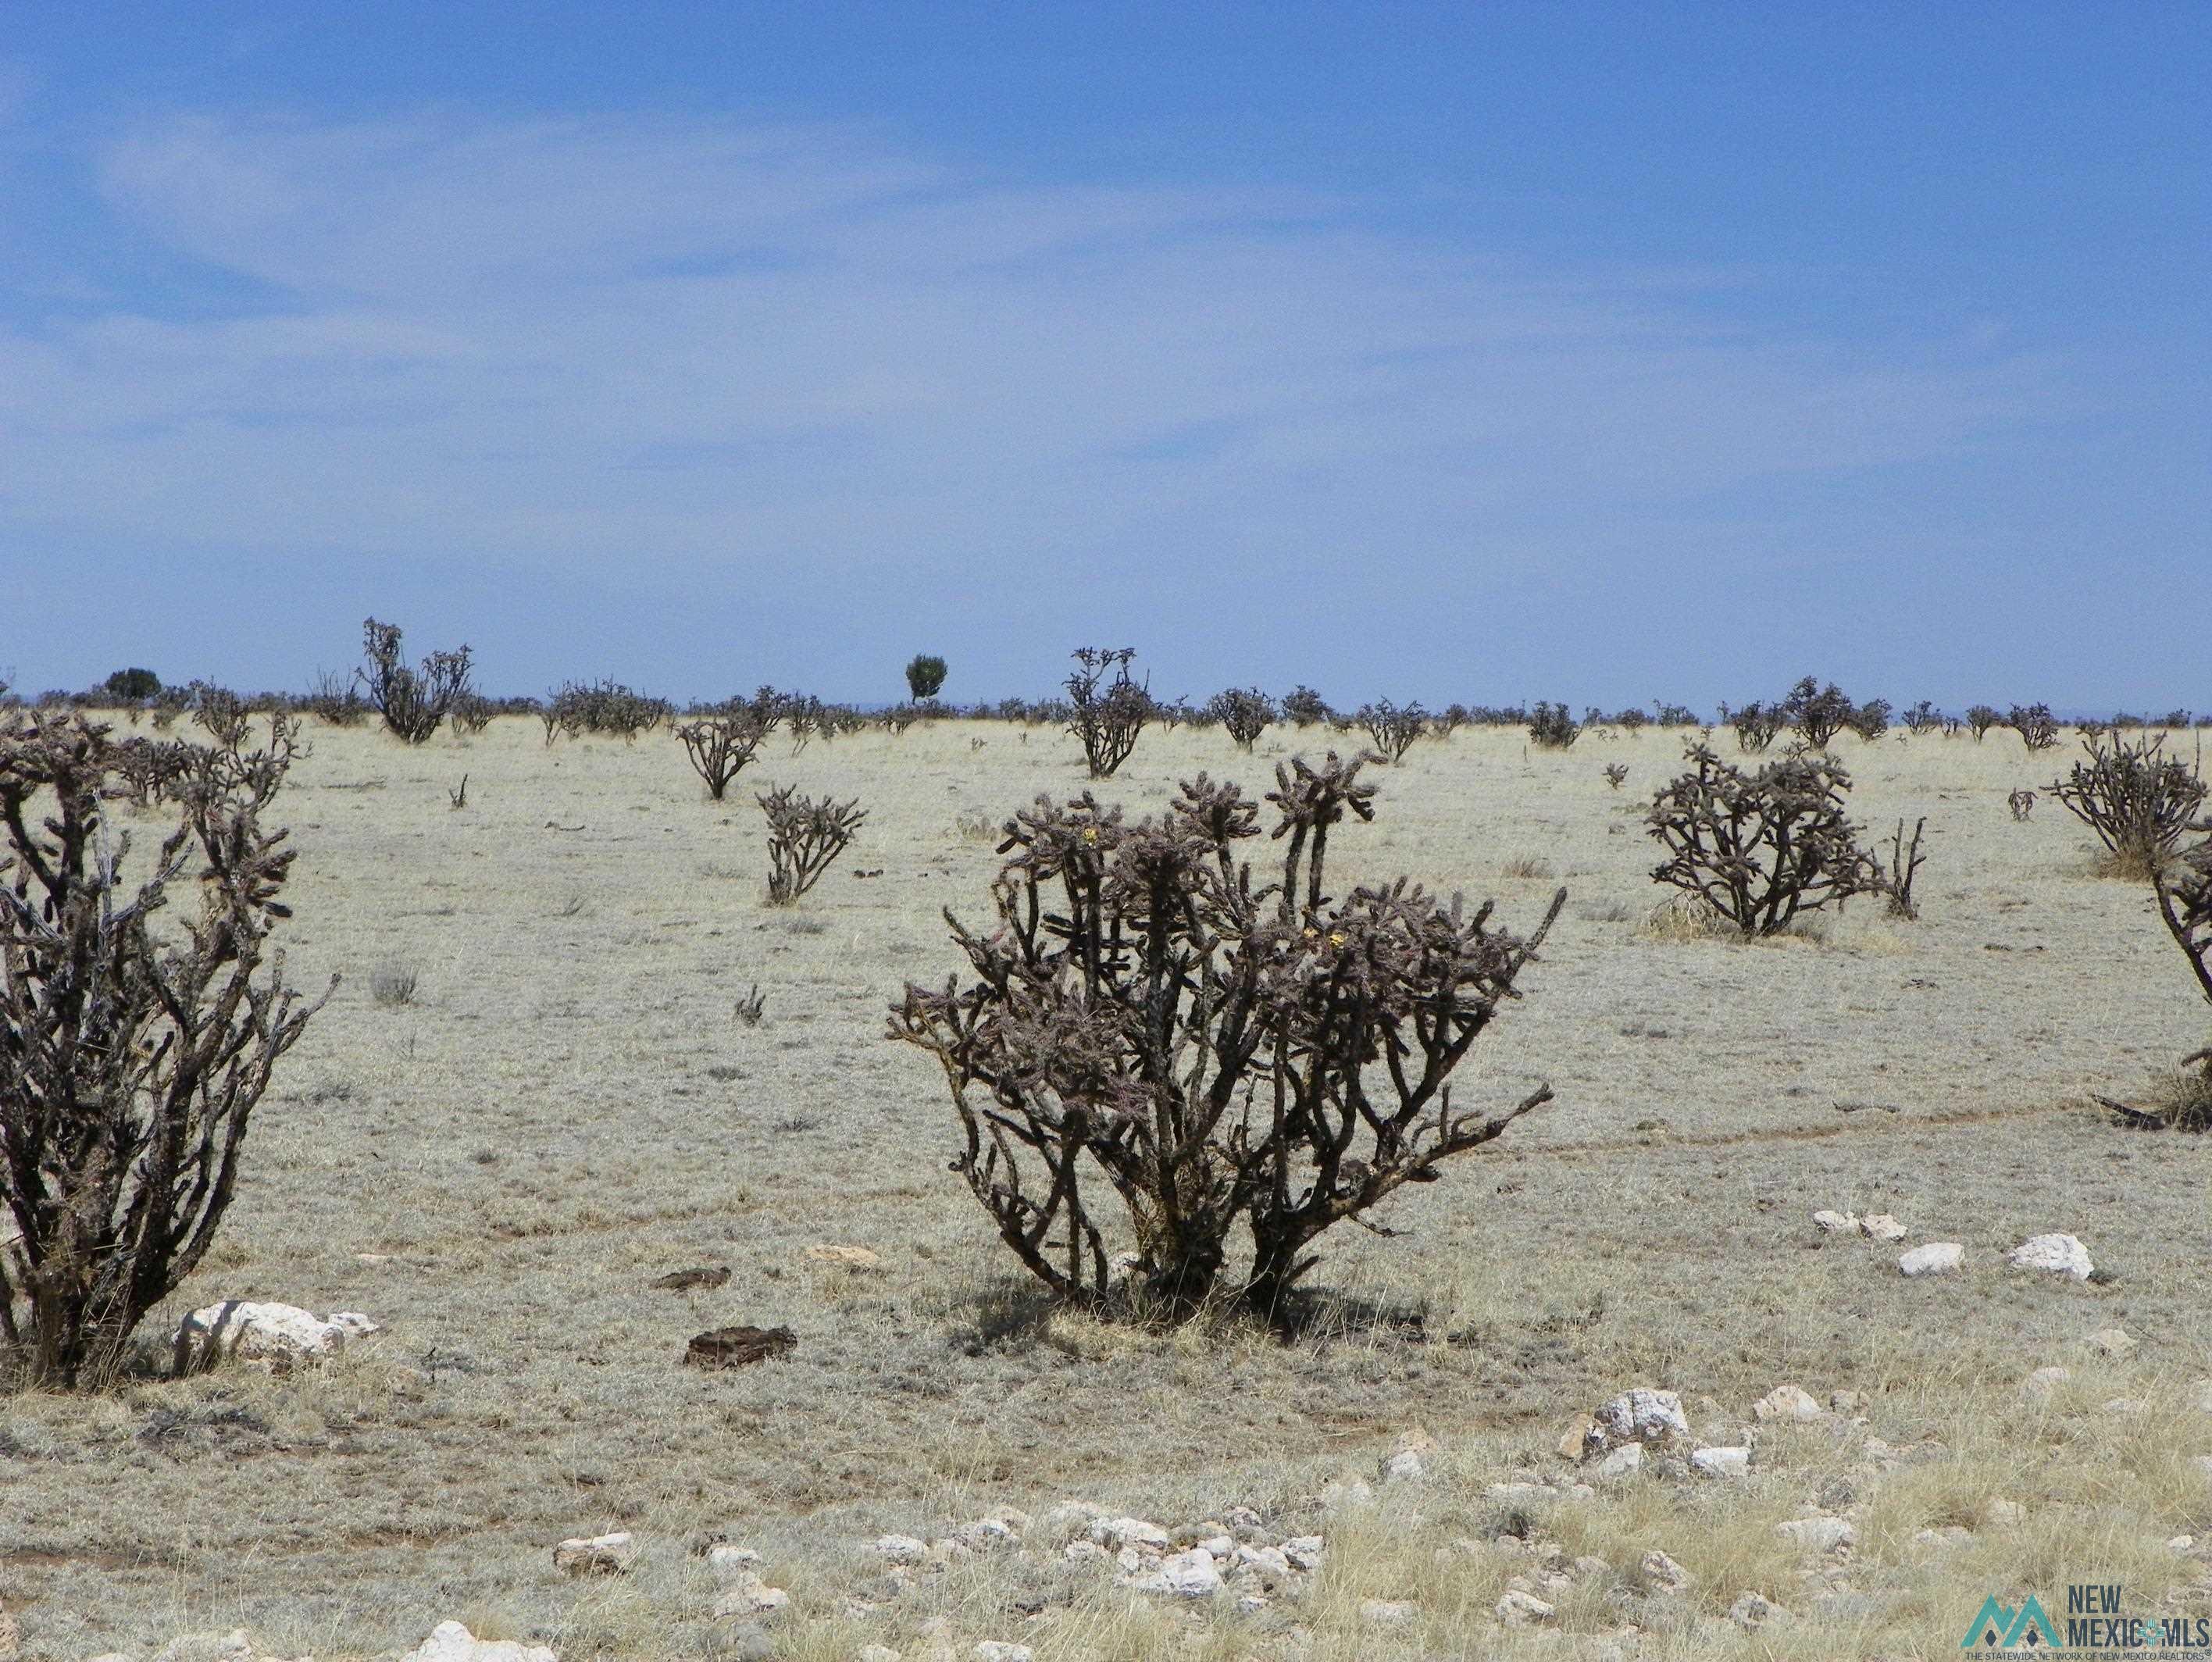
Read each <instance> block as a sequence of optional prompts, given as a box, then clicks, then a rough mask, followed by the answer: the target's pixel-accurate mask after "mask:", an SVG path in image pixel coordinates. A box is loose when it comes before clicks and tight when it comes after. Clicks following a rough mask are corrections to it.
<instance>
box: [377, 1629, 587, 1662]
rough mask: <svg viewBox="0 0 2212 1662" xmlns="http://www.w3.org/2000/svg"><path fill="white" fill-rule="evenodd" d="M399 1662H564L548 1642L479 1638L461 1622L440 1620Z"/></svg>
mask: <svg viewBox="0 0 2212 1662" xmlns="http://www.w3.org/2000/svg"><path fill="white" fill-rule="evenodd" d="M400 1662H561V1659H560V1658H558V1657H557V1656H556V1655H555V1654H554V1653H553V1651H552V1648H551V1647H550V1646H545V1645H525V1644H522V1643H520V1641H516V1640H513V1639H479V1638H477V1636H476V1635H474V1634H472V1633H471V1632H470V1631H469V1630H468V1629H466V1628H465V1627H463V1626H462V1625H461V1624H460V1623H459V1622H441V1623H438V1625H437V1626H436V1627H435V1628H433V1629H430V1636H429V1637H428V1639H425V1640H424V1641H422V1643H421V1644H420V1645H418V1646H416V1647H415V1648H414V1649H413V1650H411V1651H410V1652H408V1653H407V1654H406V1655H405V1656H404V1657H402V1658H401V1659H400Z"/></svg>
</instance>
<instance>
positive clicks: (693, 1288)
mask: <svg viewBox="0 0 2212 1662" xmlns="http://www.w3.org/2000/svg"><path fill="white" fill-rule="evenodd" d="M729 1281H730V1266H729V1265H726V1264H717V1265H714V1266H713V1267H712V1268H711V1269H710V1268H708V1267H707V1266H705V1265H701V1266H699V1267H698V1268H696V1269H691V1270H671V1271H669V1272H668V1273H667V1274H666V1275H665V1276H656V1277H653V1285H654V1286H655V1287H658V1288H659V1289H661V1290H662V1291H663V1292H665V1293H690V1292H712V1291H713V1290H714V1289H715V1288H717V1287H726V1286H727V1285H729Z"/></svg>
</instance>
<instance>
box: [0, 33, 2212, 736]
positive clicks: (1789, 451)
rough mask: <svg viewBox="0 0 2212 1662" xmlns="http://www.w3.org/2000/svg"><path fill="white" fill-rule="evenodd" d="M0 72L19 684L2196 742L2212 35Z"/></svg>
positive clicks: (590, 57)
mask: <svg viewBox="0 0 2212 1662" xmlns="http://www.w3.org/2000/svg"><path fill="white" fill-rule="evenodd" d="M5 18H6V24H7V27H5V29H4V30H0V584H4V587H0V592H5V593H6V594H7V595H8V596H9V604H8V605H7V606H6V608H5V609H4V610H0V670H4V669H7V668H10V667H12V668H13V670H14V671H15V679H16V681H17V682H18V684H19V686H21V688H24V689H26V690H36V689H38V688H45V687H49V686H77V685H82V684H84V683H86V682H90V681H94V680H96V679H98V678H99V677H100V676H103V675H105V674H106V672H107V671H108V670H111V669H113V668H116V667H118V666H120V665H122V664H145V665H147V666H149V667H151V668H153V669H155V670H157V671H158V672H159V673H160V674H161V675H162V676H164V677H165V678H168V679H173V680H183V679H185V678H188V677H190V676H210V677H212V678H216V679H219V680H222V681H224V682H229V683H231V684H234V685H240V686H245V687H252V688H260V687H267V686H276V687H300V686H303V685H305V684H306V682H307V681H308V680H309V679H310V677H311V676H313V674H314V672H315V671H316V670H319V669H322V668H333V669H335V668H339V667H342V666H344V665H346V664H349V663H350V662H351V661H352V660H353V659H354V658H355V657H356V655H357V653H356V648H357V645H358V638H359V628H360V622H361V619H362V617H363V616H366V615H367V614H368V613H370V612H374V613H375V614H376V615H377V616H380V617H384V618H386V619H389V620H392V621H395V622H399V623H401V624H402V625H403V626H404V628H406V629H407V631H408V636H409V640H410V646H413V647H415V648H418V649H423V650H427V649H428V648H430V647H433V646H447V645H452V644H455V643H457V642H459V641H462V640H466V641H468V642H470V643H471V645H472V646H474V647H475V648H476V651H477V658H478V662H479V664H480V669H481V678H482V680H483V682H484V683H485V684H486V685H487V686H489V687H490V688H494V689H495V690H501V691H513V692H524V691H538V690H542V689H544V688H545V687H547V686H548V685H550V684H551V683H552V682H556V681H557V680H560V679H562V678H563V677H568V676H576V677H586V676H601V675H612V676H618V677H620V678H622V679H623V680H625V681H628V682H631V683H633V684H635V685H639V686H641V687H644V688H648V689H650V690H653V691H655V692H659V693H664V694H667V695H674V696H679V697H689V696H704V695H720V694H723V693H726V692H727V691H730V690H732V689H735V688H750V686H752V685H754V684H756V683H757V682H762V681H771V682H775V683H776V684H778V685H781V686H795V687H800V688H806V689H808V690H812V691H817V692H819V693H821V694H823V695H826V696H831V697H837V698H850V699H858V700H864V701H866V700H876V699H883V698H888V697H890V696H892V695H894V694H895V693H896V690H897V688H898V687H899V685H900V682H899V677H898V669H899V666H900V665H901V664H903V663H904V661H905V660H906V658H908V656H910V655H911V654H912V653H913V652H917V651H932V652H939V653H941V654H942V655H943V656H945V658H947V659H949V660H950V662H951V666H952V676H951V680H950V681H949V682H948V683H947V685H946V688H945V692H946V695H948V696H955V697H959V698H963V699H987V698H988V699H994V698H997V697H1000V696H1002V695H1007V694H1016V693H1018V694H1027V695H1038V694H1042V693H1044V692H1046V691H1048V690H1050V689H1051V688H1053V687H1054V685H1055V684H1056V682H1058V680H1059V678H1060V676H1062V675H1063V674H1064V673H1065V668H1066V652H1067V649H1068V648H1070V647H1072V646H1078V645H1082V644H1093V643H1095V644H1100V645H1111V646H1121V645H1130V646H1136V647H1137V648H1138V649H1139V653H1140V660H1139V661H1140V664H1145V665H1148V666H1149V668H1150V670H1151V675H1152V685H1153V688H1154V690H1155V691H1156V692H1161V693H1164V694H1167V695H1176V694H1183V693H1188V694H1190V695H1199V696H1202V695H1206V694H1207V693H1210V692H1212V691H1214V690H1216V689H1218V688H1220V687H1223V686H1225V685H1230V684H1232V683H1233V684H1243V683H1247V682H1258V683H1260V684H1261V685H1263V686H1266V687H1267V688H1271V689H1273V690H1275V691H1281V690H1284V689H1285V688H1288V687H1289V686H1290V685H1291V683H1292V682H1299V681H1304V682H1310V683H1312V684H1314V685H1316V686H1317V687H1319V688H1321V689H1322V691H1323V692H1324V693H1325V694H1327V695H1329V696H1330V697H1331V698H1333V699H1334V700H1336V701H1340V702H1352V701H1358V700H1361V699H1365V698H1370V697H1376V696H1388V697H1393V698H1396V699H1399V700H1401V701H1404V700H1407V699H1413V698H1419V699H1423V700H1425V701H1429V702H1430V703H1431V704H1440V703H1443V702H1445V701H1451V700H1455V699H1456V700H1462V701H1469V702H1478V701H1479V702H1490V703H1501V702H1508V701H1519V700H1528V699H1536V698H1562V699H1565V700H1567V701H1571V702H1572V703H1574V704H1576V705H1577V706H1579V705H1581V704H1583V703H1589V702H1594V703H1601V704H1604V705H1607V707H1613V706H1617V705H1620V704H1625V703H1628V702H1635V701H1648V700H1650V699H1653V698H1657V697H1665V698H1668V699H1676V700H1680V701H1685V702H1688V703H1692V704H1694V705H1699V706H1701V707H1709V706H1710V705H1711V703H1712V702H1713V701H1715V700H1717V699H1721V698H1727V699H1731V700H1734V701H1743V700H1746V699H1748V698H1752V697H1757V696H1761V695H1771V694H1772V693H1774V692H1776V691H1778V690H1779V689H1780V688H1783V687H1784V686H1786V685H1787V683H1788V682H1790V680H1792V679H1794V678H1795V677H1796V676H1797V675H1800V674H1802V673H1805V672H1807V671H1808V670H1809V671H1815V672H1818V673H1820V674H1821V675H1823V676H1832V677H1834V678H1836V679H1838V680H1840V681H1841V682H1843V683H1844V685H1845V686H1846V688H1849V689H1850V690H1852V691H1853V692H1855V693H1857V694H1858V695H1861V696H1869V695H1874V694H1876V693H1879V694H1882V695H1887V696H1889V697H1891V698H1893V699H1895V700H1897V701H1899V702H1907V701H1911V700H1914V699H1917V698H1921V697H1929V698H1934V699H1936V700H1937V701H1939V702H1942V703H1945V704H1948V705H1952V706H1963V705H1964V704H1966V703H1967V702H1971V701H1981V700H1988V701H1992V702H1996V703H2000V704H2002V703H2004V702H2006V701H2010V700H2014V699H2019V700H2034V699H2047V700H2049V701H2051V702H2052V703H2054V704H2057V705H2060V706H2062V707H2141V706H2147V705H2157V706H2159V707H2166V706H2170V705H2173V704H2192V705H2196V706H2198V707H2208V706H2212V655H2208V653H2207V652H2206V650H2205V646H2204V640H2205V634H2204V618H2205V616H2206V614H2207V612H2208V610H2212V602H2208V597H2212V547H2209V546H2208V534H2207V530H2206V527H2207V525H2212V433H2208V422H2207V419H2206V413H2205V412H2206V409H2207V408H2208V396H2207V395H2208V393H2212V375H2208V373H2207V372H2208V367H2212V282H2207V280H2206V268H2207V258H2206V257H2207V254H2208V252H2212V246H2208V245H2212V211H2208V210H2209V209H2212V201H2208V195H2212V192H2208V187H2207V180H2208V167H2207V163H2208V155H2207V149H2208V145H2212V93H2208V91H2207V88H2208V87H2212V7H2207V6H2204V5H2202V4H2195V5H2189V6H2172V7H2160V6H2156V5H2130V6H2124V7H2112V6H2109V5H2087V4H2083V5H2075V6H2057V5H2038V4H2033V3H2027V4H2020V5H2014V6H2009V7H2006V8H1993V7H1992V8H1973V7H1960V6H1954V5H1935V4H1930V5H1927V6H1922V7H1901V6H1874V5H1865V6H1848V5H1832V6H1823V7H1782V6H1766V7H1752V6H1723V5H1711V6H1698V7H1682V6H1649V7H1645V6H1630V5H1611V6H1577V5H1571V4H1544V5H1530V6H1513V5H1498V6H1479V7H1462V8H1447V7H1441V6H1436V5H1432V4H1431V5H1423V6H1403V7H1393V6H1388V5H1363V6H1359V7H1349V6H1346V7H1336V8H1321V7H1302V6H1297V5H1283V4H1269V5H1266V6H1258V5H1255V6H1249V7H1244V6H1233V5H1221V6H1212V7H1192V6H1189V5H1187V4H1179V5H1174V6H1158V7H1151V6H1137V5H1073V4H1070V5H1054V6H1044V7H1033V8H1012V7H1005V6H960V5H931V6H903V5H889V4H841V5H827V6H825V5H819V4H792V5H785V6H774V7H768V6H743V5H737V4H720V5H711V6H710V5H696V6H676V5H656V4H652V3H631V4H625V5H623V6H620V7H611V6H605V5H592V6H588V7H586V6H567V7H564V6H559V5H545V4H531V5H520V4H517V5H470V4H466V3H455V0H446V3H441V4H437V5H407V4H380V5H376V6H370V7H360V8H350V9H344V15H340V9H338V8H317V7H296V6H286V7H278V6H274V5H234V4H222V3H197V4H195V5H192V6H190V7H184V6H176V5H160V6H154V5H144V6H131V5H114V6H108V7H103V8H91V9H88V8H85V7H82V6H74V5H72V6H63V5H50V4H45V3H24V0H9V4H8V6H7V7H6V9H5ZM88 20H90V21H88Z"/></svg>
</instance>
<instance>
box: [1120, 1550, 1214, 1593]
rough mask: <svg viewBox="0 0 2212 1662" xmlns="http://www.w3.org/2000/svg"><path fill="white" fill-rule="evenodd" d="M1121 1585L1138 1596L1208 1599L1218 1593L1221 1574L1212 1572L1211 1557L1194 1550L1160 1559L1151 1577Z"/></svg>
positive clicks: (1137, 1578) (1130, 1580)
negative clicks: (1154, 1595) (1148, 1594)
mask: <svg viewBox="0 0 2212 1662" xmlns="http://www.w3.org/2000/svg"><path fill="white" fill-rule="evenodd" d="M1124 1585H1125V1586H1130V1587H1133V1588H1135V1589H1136V1591H1138V1592H1157V1593H1164V1594H1165V1595H1166V1596H1167V1597H1169V1598H1212V1597H1213V1595H1214V1594H1215V1593H1217V1592H1220V1591H1221V1572H1220V1571H1219V1570H1218V1569H1217V1568H1214V1563H1213V1555H1212V1553H1210V1552H1208V1551H1207V1550H1206V1549H1205V1548H1204V1547H1193V1548H1192V1549H1191V1550H1189V1551H1188V1552H1178V1553H1176V1555H1175V1556H1173V1557H1172V1558H1164V1559H1162V1560H1161V1561H1160V1567H1159V1568H1158V1569H1156V1570H1153V1571H1152V1573H1151V1574H1146V1575H1137V1576H1131V1577H1127V1578H1125V1580H1124Z"/></svg>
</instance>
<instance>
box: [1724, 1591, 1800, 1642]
mask: <svg viewBox="0 0 2212 1662" xmlns="http://www.w3.org/2000/svg"><path fill="white" fill-rule="evenodd" d="M1785 1615H1786V1612H1785V1611H1784V1610H1782V1609H1781V1607H1780V1606H1779V1605H1778V1604H1775V1603H1774V1602H1773V1600H1771V1599H1770V1598H1767V1597H1766V1595H1765V1594H1764V1593H1759V1592H1747V1593H1745V1594H1743V1595H1742V1596H1741V1597H1740V1598H1737V1600H1736V1601H1735V1603H1734V1604H1730V1605H1729V1621H1731V1622H1733V1623H1735V1624H1736V1626H1738V1627H1739V1628H1741V1629H1743V1630H1744V1631H1745V1632H1746V1633H1757V1632H1758V1631H1759V1629H1761V1628H1763V1627H1765V1625H1766V1624H1767V1623H1770V1622H1778V1621H1781V1620H1782V1619H1784V1616H1785Z"/></svg>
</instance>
